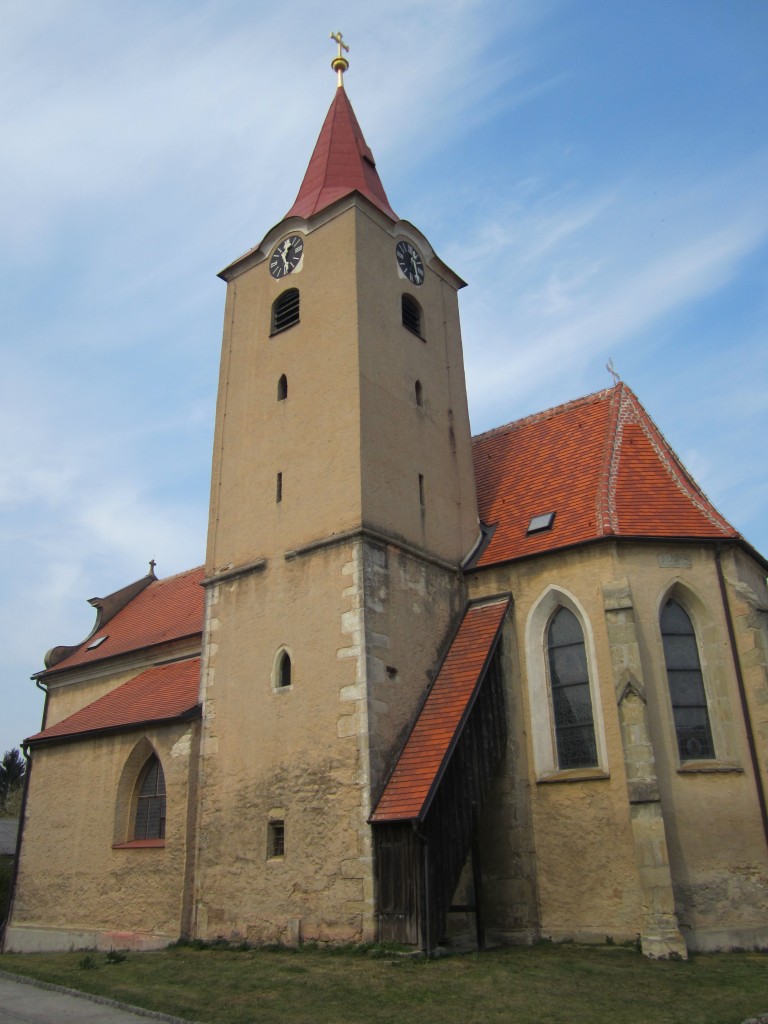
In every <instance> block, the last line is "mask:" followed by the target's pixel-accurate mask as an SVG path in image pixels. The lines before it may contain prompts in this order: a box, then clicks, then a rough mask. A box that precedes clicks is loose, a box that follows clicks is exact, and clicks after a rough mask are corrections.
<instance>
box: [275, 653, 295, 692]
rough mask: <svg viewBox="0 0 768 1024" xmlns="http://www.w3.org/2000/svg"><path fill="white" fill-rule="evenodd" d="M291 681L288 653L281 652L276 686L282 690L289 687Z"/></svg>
mask: <svg viewBox="0 0 768 1024" xmlns="http://www.w3.org/2000/svg"><path fill="white" fill-rule="evenodd" d="M291 681H292V677H291V656H290V654H289V653H288V651H283V653H282V655H281V656H280V663H279V665H278V668H277V685H278V686H279V687H280V689H281V690H282V689H284V688H285V687H286V686H290V685H291Z"/></svg>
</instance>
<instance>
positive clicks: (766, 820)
mask: <svg viewBox="0 0 768 1024" xmlns="http://www.w3.org/2000/svg"><path fill="white" fill-rule="evenodd" d="M720 551H721V544H720V542H719V541H718V542H717V544H716V545H715V565H716V566H717V581H718V583H719V584H720V596H721V598H722V601H723V610H724V612H725V621H726V625H727V626H728V639H729V641H730V644H731V652H732V655H733V667H734V669H735V671H736V683H737V685H738V688H739V698H740V700H741V711H742V714H743V716H744V726H745V728H746V730H747V744H748V746H749V756H750V759H751V761H752V771H753V773H754V776H755V786H756V787H757V802H758V803H759V805H760V817H761V819H762V822H763V833H764V835H765V841H766V843H768V808H766V802H765V789H764V787H763V778H762V775H761V774H760V759H759V758H758V756H757V746H756V744H755V733H754V729H753V728H752V718H751V715H750V713H749V703H748V701H747V689H746V686H745V685H744V675H743V673H742V671H741V660H740V659H739V654H738V650H737V648H736V633H735V630H734V628H733V618H732V616H731V606H730V603H729V601H728V591H727V590H726V586H725V576H724V575H723V565H722V562H721V560H720Z"/></svg>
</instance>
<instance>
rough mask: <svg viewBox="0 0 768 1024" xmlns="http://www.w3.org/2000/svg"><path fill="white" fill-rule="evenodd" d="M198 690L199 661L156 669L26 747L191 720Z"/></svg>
mask: <svg viewBox="0 0 768 1024" xmlns="http://www.w3.org/2000/svg"><path fill="white" fill-rule="evenodd" d="M199 688H200V659H199V658H188V659H187V660H186V661H176V662H173V663H172V664H170V665H157V666H155V668H150V669H147V671H146V672H142V673H140V675H138V676H135V677H134V678H133V679H129V680H128V682H127V683H123V685H122V686H118V688H117V689H116V690H112V692H111V693H108V694H106V695H105V696H104V697H100V698H99V699H98V700H95V701H94V702H93V703H92V704H88V705H86V707H84V708H81V709H80V710H79V711H76V712H75V713H74V714H73V715H70V716H69V718H65V719H63V721H61V722H58V723H57V724H56V725H52V726H51V727H50V729H45V730H44V731H43V732H38V733H35V735H34V736H30V737H29V738H28V739H27V740H25V743H31V744H35V743H45V742H48V741H54V740H58V741H64V740H67V739H70V740H71V739H74V738H75V737H78V736H81V735H83V734H88V733H94V732H103V731H105V730H115V729H126V728H130V727H132V726H138V725H143V724H145V723H148V722H164V721H171V720H173V719H178V718H182V717H183V716H186V715H190V716H191V713H192V712H193V711H194V710H195V709H196V708H197V705H198V693H199Z"/></svg>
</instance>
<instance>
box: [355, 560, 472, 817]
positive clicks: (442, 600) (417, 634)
mask: <svg viewBox="0 0 768 1024" xmlns="http://www.w3.org/2000/svg"><path fill="white" fill-rule="evenodd" d="M362 551H363V559H364V565H365V580H364V586H365V636H366V656H367V666H366V674H367V680H368V694H369V707H368V721H369V726H370V764H371V768H370V786H371V794H372V798H373V799H375V798H376V796H377V795H378V792H379V790H380V788H381V786H382V785H383V783H384V781H385V780H386V777H387V775H388V773H389V771H390V769H391V768H392V766H393V763H394V760H395V758H396V756H397V754H398V753H399V751H400V747H401V745H402V741H403V739H404V737H405V734H406V731H407V729H408V728H409V727H410V725H411V723H412V721H413V718H414V716H415V714H416V710H417V708H418V706H419V704H420V702H421V700H422V698H423V696H424V694H425V693H426V690H427V687H428V685H429V683H430V682H431V680H432V678H433V677H434V674H435V672H436V671H437V669H438V667H439V662H440V658H441V656H442V654H443V653H444V651H443V649H444V648H445V646H446V645H447V643H448V642H449V641H450V639H451V636H452V633H453V630H454V629H455V627H456V626H457V625H458V622H459V619H460V616H461V613H462V611H463V607H464V603H465V599H466V598H465V592H464V586H463V580H462V578H461V575H460V573H458V572H457V571H455V570H450V569H448V568H446V567H444V566H441V565H438V564H435V563H434V562H429V561H426V560H425V559H422V558H418V557H416V556H415V555H413V554H409V553H408V552H406V551H403V550H402V549H401V548H398V547H396V546H394V545H385V544H383V543H377V542H374V541H370V540H369V541H365V542H364V543H363V545H362Z"/></svg>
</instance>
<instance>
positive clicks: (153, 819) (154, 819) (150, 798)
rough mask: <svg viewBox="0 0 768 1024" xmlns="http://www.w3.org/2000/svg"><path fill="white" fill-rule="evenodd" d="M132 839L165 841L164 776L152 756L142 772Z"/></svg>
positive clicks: (161, 768) (159, 765)
mask: <svg viewBox="0 0 768 1024" xmlns="http://www.w3.org/2000/svg"><path fill="white" fill-rule="evenodd" d="M133 837H134V839H165V776H164V775H163V766H162V765H161V764H160V761H159V760H158V758H157V757H155V756H154V755H153V756H152V757H150V759H149V761H147V763H146V765H145V766H144V771H143V772H142V778H141V786H140V788H139V795H138V799H137V802H136V823H135V828H134V833H133Z"/></svg>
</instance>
